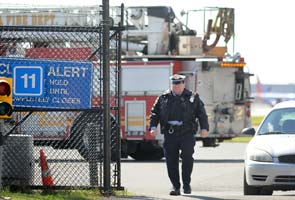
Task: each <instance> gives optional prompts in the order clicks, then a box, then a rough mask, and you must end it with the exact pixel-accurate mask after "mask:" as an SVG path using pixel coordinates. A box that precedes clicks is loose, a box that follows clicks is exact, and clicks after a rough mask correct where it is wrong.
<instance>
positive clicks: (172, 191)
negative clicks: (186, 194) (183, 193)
mask: <svg viewBox="0 0 295 200" xmlns="http://www.w3.org/2000/svg"><path fill="white" fill-rule="evenodd" d="M169 194H170V195H172V196H178V195H180V189H176V188H173V189H172V190H171V191H170V193H169Z"/></svg>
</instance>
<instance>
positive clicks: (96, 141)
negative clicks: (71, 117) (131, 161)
mask: <svg viewBox="0 0 295 200" xmlns="http://www.w3.org/2000/svg"><path fill="white" fill-rule="evenodd" d="M102 116H103V113H102V112H84V113H82V114H81V115H79V116H78V117H77V118H76V119H75V121H74V124H73V127H72V129H71V139H70V141H71V142H70V143H71V146H74V148H75V149H77V150H78V152H79V154H80V155H81V156H82V157H83V158H84V159H85V160H86V161H89V160H90V159H95V160H96V161H98V160H101V159H103V155H104V152H103V146H104V145H103V140H104V138H103V137H104V136H103V133H102V131H101V130H102V126H103V120H102ZM117 135H118V133H117V122H116V120H115V118H114V117H113V116H112V117H111V159H112V161H116V160H118V159H120V158H119V157H118V153H119V151H118V150H117V137H118V136H117ZM90 154H91V155H94V156H95V158H93V157H90Z"/></svg>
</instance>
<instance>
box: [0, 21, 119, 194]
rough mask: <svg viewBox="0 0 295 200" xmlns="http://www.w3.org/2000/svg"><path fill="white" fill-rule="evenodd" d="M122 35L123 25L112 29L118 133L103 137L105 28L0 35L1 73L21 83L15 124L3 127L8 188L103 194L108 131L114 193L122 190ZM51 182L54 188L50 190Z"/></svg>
mask: <svg viewBox="0 0 295 200" xmlns="http://www.w3.org/2000/svg"><path fill="white" fill-rule="evenodd" d="M121 31H122V27H121V26H120V24H118V25H113V26H112V27H111V29H110V40H111V42H110V43H111V46H110V51H109V52H110V68H109V69H110V80H109V83H110V94H109V97H110V98H109V100H110V124H111V130H104V120H105V119H104V106H103V105H104V104H103V96H104V95H105V94H104V90H103V88H104V87H105V86H104V82H103V80H104V77H105V76H104V74H103V52H104V51H103V48H102V46H103V45H102V44H103V35H102V33H103V30H102V27H101V26H96V27H81V26H75V27H64V26H63V27H62V26H46V27H45V26H1V27H0V38H1V43H0V71H1V73H2V74H4V75H5V76H7V77H14V80H13V84H14V91H13V106H14V112H13V118H12V119H7V120H6V121H5V125H4V127H5V131H4V135H5V138H6V140H5V147H4V155H3V157H4V161H3V162H4V163H3V174H2V175H3V177H2V178H3V182H2V183H3V185H18V184H20V183H21V184H23V185H25V186H30V187H32V188H44V187H54V188H67V187H70V188H72V187H83V188H84V187H86V188H88V187H100V188H101V187H103V182H104V176H105V171H104V168H103V164H104V162H106V159H108V158H106V157H105V156H104V147H105V146H104V134H105V133H107V132H108V131H109V132H110V133H111V177H110V178H111V186H112V187H114V188H118V189H120V188H121V181H120V176H121V174H120V138H119V137H120V134H119V125H118V124H119V121H120V119H119V116H120V113H119V103H120V101H119V89H120V88H119V79H120V78H119V77H120V68H119V67H120V56H121V55H120V53H121V51H120V38H121ZM31 136H32V137H31ZM30 138H33V140H32V141H31V139H30ZM30 149H31V150H30ZM46 165H47V166H48V168H49V169H47V168H46ZM49 172H50V173H49ZM48 177H50V178H51V181H52V182H53V184H52V182H51V181H48V180H47V182H46V181H45V182H44V180H45V179H46V178H48ZM42 181H43V182H42Z"/></svg>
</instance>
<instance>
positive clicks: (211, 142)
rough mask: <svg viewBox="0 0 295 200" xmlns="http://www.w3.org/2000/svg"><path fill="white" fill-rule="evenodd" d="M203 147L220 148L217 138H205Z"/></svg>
mask: <svg viewBox="0 0 295 200" xmlns="http://www.w3.org/2000/svg"><path fill="white" fill-rule="evenodd" d="M202 142H203V147H216V146H218V144H217V140H216V138H203V140H202Z"/></svg>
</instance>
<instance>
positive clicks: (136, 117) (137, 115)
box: [125, 101, 146, 133]
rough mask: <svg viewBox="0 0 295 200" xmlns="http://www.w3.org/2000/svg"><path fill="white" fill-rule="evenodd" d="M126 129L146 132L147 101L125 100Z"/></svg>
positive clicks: (127, 130)
mask: <svg viewBox="0 0 295 200" xmlns="http://www.w3.org/2000/svg"><path fill="white" fill-rule="evenodd" d="M125 109H126V110H125V129H126V130H125V131H126V132H141V133H143V132H145V127H146V103H145V101H126V102H125Z"/></svg>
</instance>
